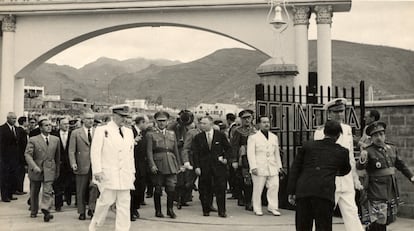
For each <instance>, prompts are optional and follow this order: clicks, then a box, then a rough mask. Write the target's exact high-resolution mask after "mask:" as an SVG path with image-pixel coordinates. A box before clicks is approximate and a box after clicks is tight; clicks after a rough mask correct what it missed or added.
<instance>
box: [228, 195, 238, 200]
mask: <svg viewBox="0 0 414 231" xmlns="http://www.w3.org/2000/svg"><path fill="white" fill-rule="evenodd" d="M227 199H228V200H236V199H237V197H235V196H231V197H227Z"/></svg>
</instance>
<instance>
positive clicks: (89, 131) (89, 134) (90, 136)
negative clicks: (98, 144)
mask: <svg viewBox="0 0 414 231" xmlns="http://www.w3.org/2000/svg"><path fill="white" fill-rule="evenodd" d="M88 140H89V143H91V142H92V135H91V129H88Z"/></svg>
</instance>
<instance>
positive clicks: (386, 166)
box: [356, 121, 414, 231]
mask: <svg viewBox="0 0 414 231" xmlns="http://www.w3.org/2000/svg"><path fill="white" fill-rule="evenodd" d="M385 129H386V124H385V123H384V122H380V121H378V122H374V123H372V124H371V125H369V126H368V127H367V129H366V132H367V135H369V136H371V140H372V144H371V145H369V146H368V147H366V148H365V150H364V151H362V152H361V156H360V159H359V161H358V162H357V165H356V167H357V168H358V169H366V171H367V173H368V177H369V183H368V188H367V193H368V201H369V205H370V208H369V217H370V218H371V221H370V222H371V224H370V225H369V226H368V227H367V230H368V231H385V230H387V225H388V224H390V223H392V222H394V221H395V219H396V216H397V208H398V204H399V192H398V186H397V179H396V176H395V170H396V169H397V170H399V171H400V172H401V173H402V174H404V175H405V176H406V177H407V178H408V179H409V180H410V181H411V183H414V176H413V173H412V172H411V171H410V169H409V168H408V167H407V165H406V164H405V163H404V161H403V160H402V159H401V157H400V156H399V154H398V150H397V148H396V147H395V146H394V145H393V144H390V143H387V142H385Z"/></svg>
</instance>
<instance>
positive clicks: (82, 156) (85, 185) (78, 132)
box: [69, 113, 98, 220]
mask: <svg viewBox="0 0 414 231" xmlns="http://www.w3.org/2000/svg"><path fill="white" fill-rule="evenodd" d="M93 120H94V114H93V113H85V114H84V115H83V126H82V127H81V128H78V129H75V130H73V131H72V134H71V136H70V142H69V161H70V166H71V167H72V169H73V171H74V173H75V174H76V199H77V206H78V213H79V220H85V218H86V217H85V211H86V202H89V210H88V214H89V216H93V212H94V210H95V204H96V198H97V197H98V188H97V187H96V185H94V184H93V183H92V182H91V180H92V169H91V153H90V147H91V142H92V138H93V134H94V130H95V129H94V128H93ZM88 195H89V199H88Z"/></svg>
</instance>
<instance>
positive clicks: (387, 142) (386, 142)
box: [385, 141, 395, 146]
mask: <svg viewBox="0 0 414 231" xmlns="http://www.w3.org/2000/svg"><path fill="white" fill-rule="evenodd" d="M385 144H389V145H392V146H395V144H394V143H391V142H389V141H385Z"/></svg>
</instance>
